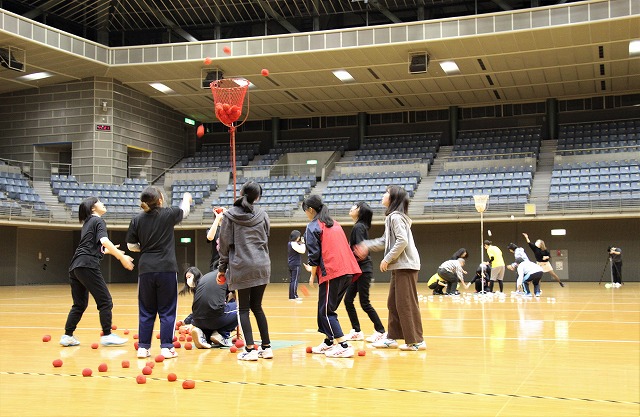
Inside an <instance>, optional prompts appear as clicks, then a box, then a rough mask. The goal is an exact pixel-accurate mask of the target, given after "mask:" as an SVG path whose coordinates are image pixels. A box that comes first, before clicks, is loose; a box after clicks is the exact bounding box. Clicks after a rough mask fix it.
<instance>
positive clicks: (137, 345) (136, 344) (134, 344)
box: [133, 342, 140, 350]
mask: <svg viewBox="0 0 640 417" xmlns="http://www.w3.org/2000/svg"><path fill="white" fill-rule="evenodd" d="M139 347H140V344H139V343H138V342H133V348H134V349H135V350H138V348H139Z"/></svg>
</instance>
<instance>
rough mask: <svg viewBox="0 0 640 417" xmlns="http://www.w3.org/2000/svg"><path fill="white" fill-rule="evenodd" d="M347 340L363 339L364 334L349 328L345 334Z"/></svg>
mask: <svg viewBox="0 0 640 417" xmlns="http://www.w3.org/2000/svg"><path fill="white" fill-rule="evenodd" d="M347 340H353V341H357V340H364V334H363V333H362V332H356V331H355V330H353V329H351V331H350V332H349V334H348V335H347Z"/></svg>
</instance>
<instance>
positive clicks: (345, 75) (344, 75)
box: [333, 70, 355, 83]
mask: <svg viewBox="0 0 640 417" xmlns="http://www.w3.org/2000/svg"><path fill="white" fill-rule="evenodd" d="M333 75H335V76H336V78H337V79H339V80H340V81H342V82H343V83H350V82H353V81H355V78H353V76H352V75H351V74H349V72H348V71H346V70H335V71H333Z"/></svg>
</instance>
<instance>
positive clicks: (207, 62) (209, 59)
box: [204, 57, 211, 65]
mask: <svg viewBox="0 0 640 417" xmlns="http://www.w3.org/2000/svg"><path fill="white" fill-rule="evenodd" d="M204 65H211V58H209V57H206V58H205V59H204Z"/></svg>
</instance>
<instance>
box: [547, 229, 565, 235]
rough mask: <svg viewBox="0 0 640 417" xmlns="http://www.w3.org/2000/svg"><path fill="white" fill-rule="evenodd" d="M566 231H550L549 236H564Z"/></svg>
mask: <svg viewBox="0 0 640 417" xmlns="http://www.w3.org/2000/svg"><path fill="white" fill-rule="evenodd" d="M566 234H567V229H551V236H565V235H566Z"/></svg>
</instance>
